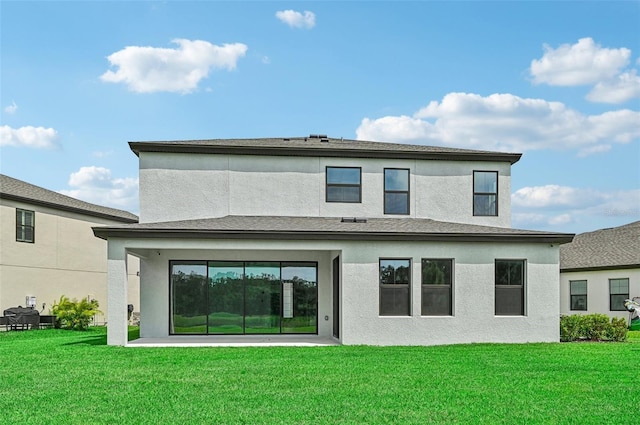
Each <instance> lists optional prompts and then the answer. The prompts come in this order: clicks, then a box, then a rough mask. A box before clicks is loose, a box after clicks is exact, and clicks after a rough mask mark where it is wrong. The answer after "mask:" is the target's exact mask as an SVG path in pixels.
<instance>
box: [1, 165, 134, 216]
mask: <svg viewBox="0 0 640 425" xmlns="http://www.w3.org/2000/svg"><path fill="white" fill-rule="evenodd" d="M0 198H4V199H13V200H17V201H23V202H28V203H31V204H35V205H42V206H47V207H51V208H56V209H60V210H65V211H72V212H77V213H81V214H86V215H90V216H94V217H102V218H108V219H111V220H116V221H120V222H123V223H137V222H138V216H136V215H135V214H131V213H130V212H127V211H123V210H118V209H115V208H109V207H103V206H100V205H96V204H91V203H89V202H84V201H80V200H78V199H75V198H72V197H70V196H66V195H62V194H60V193H57V192H54V191H51V190H48V189H44V188H42V187H39V186H35V185H32V184H30V183H26V182H23V181H22V180H18V179H14V178H13V177H9V176H5V175H4V174H0Z"/></svg>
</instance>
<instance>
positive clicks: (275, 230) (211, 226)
mask: <svg viewBox="0 0 640 425" xmlns="http://www.w3.org/2000/svg"><path fill="white" fill-rule="evenodd" d="M94 234H95V235H96V236H98V237H101V238H103V239H106V238H108V237H131V238H160V237H162V238H202V239H226V238H254V239H260V238H267V239H288V240H295V239H318V240H321V239H322V240H325V239H329V240H330V239H334V240H352V239H356V240H422V241H426V240H440V241H442V240H447V241H474V242H481V241H528V242H547V243H566V242H569V241H571V239H572V238H573V235H572V234H567V233H549V232H538V231H533V230H517V229H510V228H504V227H490V226H477V225H471V224H460V223H448V222H442V221H435V220H429V219H416V218H369V219H367V220H366V222H342V218H340V217H271V216H226V217H220V218H207V219H197V220H184V221H171V222H162V223H141V224H131V225H122V226H110V227H99V228H94Z"/></svg>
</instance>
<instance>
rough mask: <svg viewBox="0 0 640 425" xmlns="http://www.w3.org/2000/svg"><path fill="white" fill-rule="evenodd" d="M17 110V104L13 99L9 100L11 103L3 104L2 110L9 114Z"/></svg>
mask: <svg viewBox="0 0 640 425" xmlns="http://www.w3.org/2000/svg"><path fill="white" fill-rule="evenodd" d="M17 110H18V105H16V102H15V101H13V100H12V101H11V105H9V106H5V108H4V111H5V112H6V113H7V114H9V115H13V114H15V113H16V111H17Z"/></svg>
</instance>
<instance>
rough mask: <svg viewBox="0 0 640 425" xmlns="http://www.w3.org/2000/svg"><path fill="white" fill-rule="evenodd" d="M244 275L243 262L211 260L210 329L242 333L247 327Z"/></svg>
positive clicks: (212, 331)
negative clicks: (245, 319) (245, 321)
mask: <svg viewBox="0 0 640 425" xmlns="http://www.w3.org/2000/svg"><path fill="white" fill-rule="evenodd" d="M243 276H244V265H243V263H242V262H229V261H225V262H217V261H210V262H209V294H208V295H209V300H208V306H209V309H208V314H209V323H208V327H207V329H208V333H210V334H241V333H242V330H243V327H244V317H243V315H244V296H243V293H244V287H243V279H244V278H243Z"/></svg>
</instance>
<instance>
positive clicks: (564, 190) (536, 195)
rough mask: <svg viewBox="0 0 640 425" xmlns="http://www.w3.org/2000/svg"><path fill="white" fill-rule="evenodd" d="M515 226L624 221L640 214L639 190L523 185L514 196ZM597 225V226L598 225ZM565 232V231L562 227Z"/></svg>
mask: <svg viewBox="0 0 640 425" xmlns="http://www.w3.org/2000/svg"><path fill="white" fill-rule="evenodd" d="M511 202H512V218H513V225H514V227H516V228H518V227H519V228H540V227H541V226H546V227H551V228H553V227H556V228H562V227H563V226H564V227H565V229H566V226H567V225H568V224H570V223H578V222H583V223H584V224H585V225H586V224H587V223H595V222H598V220H602V219H606V220H605V221H609V220H610V219H611V217H616V218H618V219H619V220H620V221H621V222H625V221H626V222H630V221H634V220H638V217H640V189H632V190H608V191H604V190H596V189H589V188H575V187H568V186H560V185H546V186H534V187H524V188H521V189H518V190H517V191H516V192H515V193H513V194H512V195H511ZM596 227H597V226H596ZM563 231H565V230H563Z"/></svg>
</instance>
